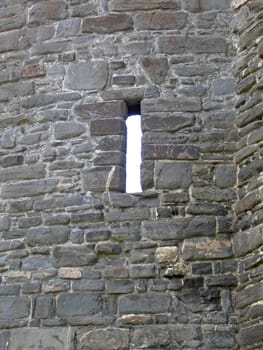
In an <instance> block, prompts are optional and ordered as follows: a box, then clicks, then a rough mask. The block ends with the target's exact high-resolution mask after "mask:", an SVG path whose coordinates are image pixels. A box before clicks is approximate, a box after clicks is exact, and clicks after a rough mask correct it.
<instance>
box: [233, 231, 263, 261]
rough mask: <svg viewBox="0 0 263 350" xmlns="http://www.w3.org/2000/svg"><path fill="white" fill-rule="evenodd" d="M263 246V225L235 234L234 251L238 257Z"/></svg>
mask: <svg viewBox="0 0 263 350" xmlns="http://www.w3.org/2000/svg"><path fill="white" fill-rule="evenodd" d="M262 244H263V224H260V225H258V226H256V227H254V228H250V229H248V230H245V231H243V232H239V233H237V234H235V236H234V238H233V250H234V253H235V255H236V256H242V255H245V254H247V253H248V252H251V251H253V250H254V249H256V248H258V247H259V246H260V245H262Z"/></svg>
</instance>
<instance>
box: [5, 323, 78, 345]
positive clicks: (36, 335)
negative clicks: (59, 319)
mask: <svg viewBox="0 0 263 350" xmlns="http://www.w3.org/2000/svg"><path fill="white" fill-rule="evenodd" d="M36 344H40V345H39V346H41V348H42V349H56V350H73V349H74V331H73V330H72V329H71V328H69V327H68V328H65V327H53V328H44V329H39V328H31V329H30V328H21V329H19V328H17V329H14V330H12V331H11V335H10V340H9V347H8V349H10V350H19V349H21V348H22V349H34V348H35V346H36Z"/></svg>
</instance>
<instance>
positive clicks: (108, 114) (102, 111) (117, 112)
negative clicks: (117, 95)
mask: <svg viewBox="0 0 263 350" xmlns="http://www.w3.org/2000/svg"><path fill="white" fill-rule="evenodd" d="M75 113H76V114H77V115H78V116H80V117H82V118H97V117H100V118H124V117H125V116H126V115H127V113H128V110H127V105H126V103H125V102H123V101H109V102H101V103H87V104H81V105H77V106H76V107H75Z"/></svg>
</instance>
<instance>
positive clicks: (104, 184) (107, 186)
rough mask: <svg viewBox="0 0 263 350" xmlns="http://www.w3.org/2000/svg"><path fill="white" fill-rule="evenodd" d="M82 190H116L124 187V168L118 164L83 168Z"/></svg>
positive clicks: (122, 189) (121, 189)
mask: <svg viewBox="0 0 263 350" xmlns="http://www.w3.org/2000/svg"><path fill="white" fill-rule="evenodd" d="M82 183H83V189H84V191H97V192H104V191H118V192H124V189H125V170H124V169H123V168H122V167H119V166H112V167H111V166H101V167H95V168H91V169H86V170H83V172H82Z"/></svg>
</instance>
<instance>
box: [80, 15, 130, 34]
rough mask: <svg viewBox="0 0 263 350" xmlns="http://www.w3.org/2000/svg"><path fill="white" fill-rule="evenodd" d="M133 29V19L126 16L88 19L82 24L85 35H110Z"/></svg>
mask: <svg viewBox="0 0 263 350" xmlns="http://www.w3.org/2000/svg"><path fill="white" fill-rule="evenodd" d="M132 28H133V22H132V18H131V16H129V15H126V14H116V13H115V14H110V15H106V16H100V17H88V18H86V19H84V21H83V24H82V31H83V33H99V34H105V33H106V34H108V33H114V32H118V31H123V30H129V29H132Z"/></svg>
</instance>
